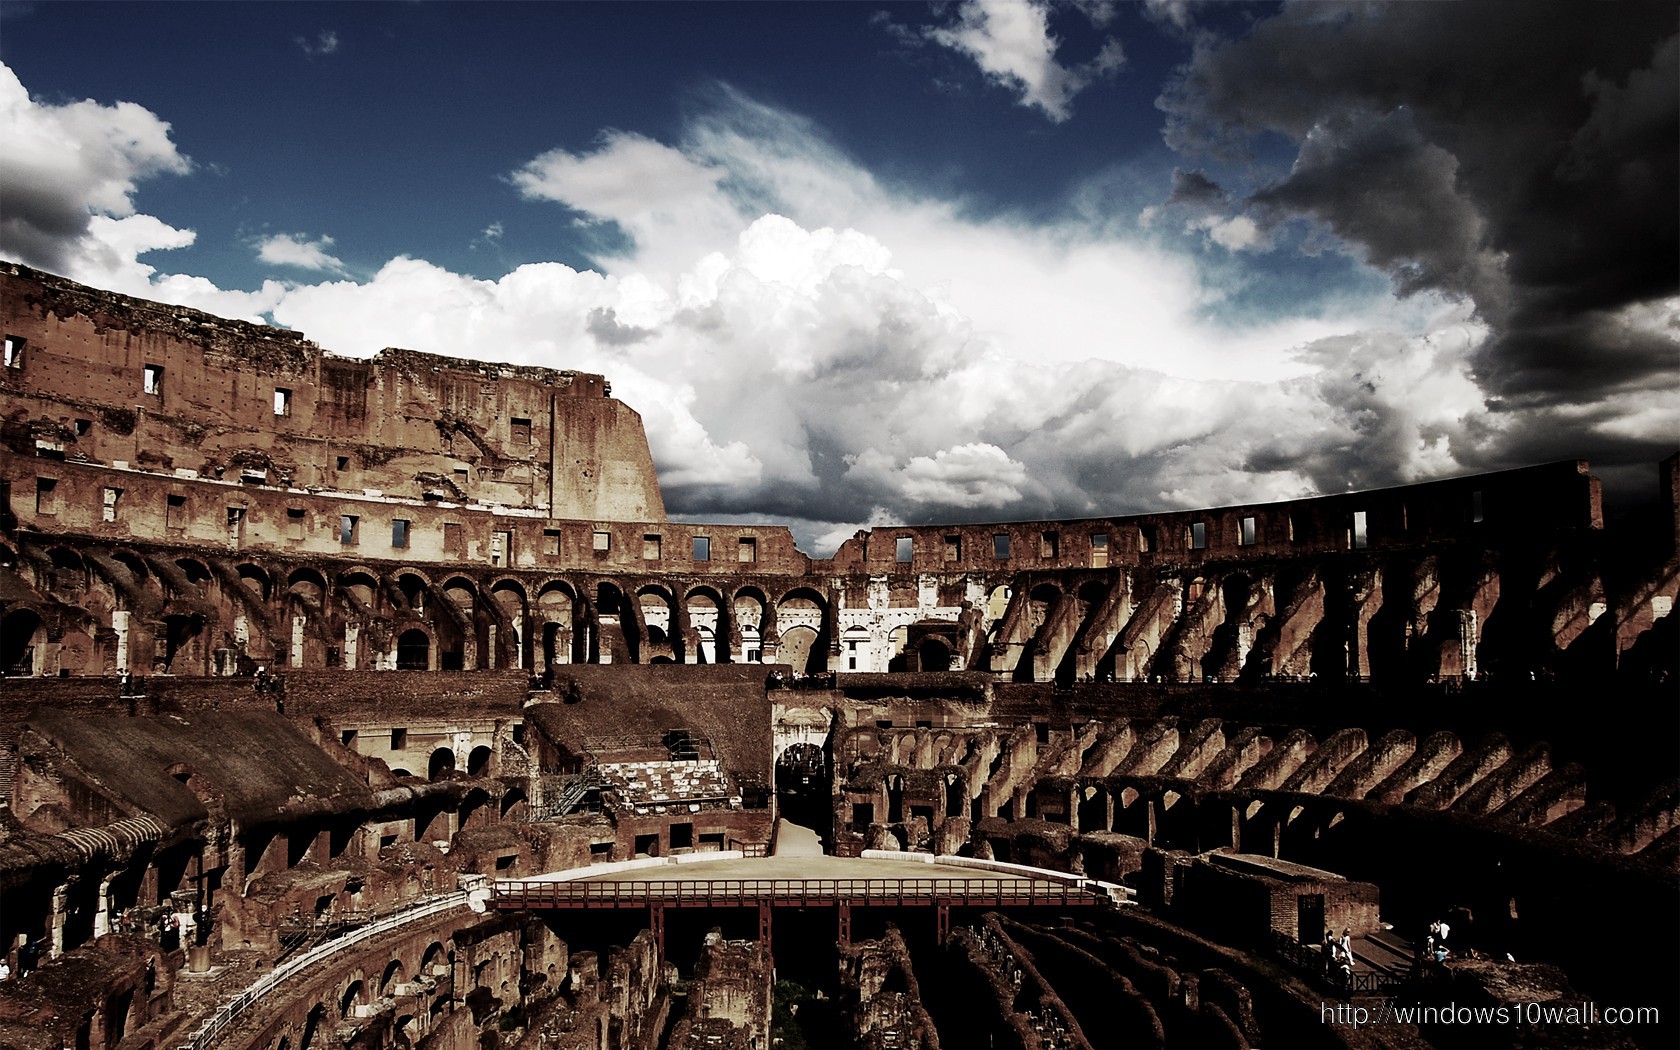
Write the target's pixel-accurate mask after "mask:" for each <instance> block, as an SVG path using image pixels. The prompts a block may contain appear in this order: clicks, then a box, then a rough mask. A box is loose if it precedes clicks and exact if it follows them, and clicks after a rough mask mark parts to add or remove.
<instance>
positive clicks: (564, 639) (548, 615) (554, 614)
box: [527, 579, 588, 670]
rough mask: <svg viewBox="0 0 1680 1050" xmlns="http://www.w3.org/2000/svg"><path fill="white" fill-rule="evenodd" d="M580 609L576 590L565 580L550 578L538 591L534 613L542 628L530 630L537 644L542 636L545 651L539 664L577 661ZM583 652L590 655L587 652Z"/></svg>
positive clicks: (552, 664) (545, 666)
mask: <svg viewBox="0 0 1680 1050" xmlns="http://www.w3.org/2000/svg"><path fill="white" fill-rule="evenodd" d="M578 608H579V603H578V600H577V591H576V590H575V589H574V588H573V587H572V585H571V584H570V583H568V582H567V581H565V580H562V579H553V580H548V581H547V582H545V583H544V584H543V585H542V586H541V587H540V588H539V589H538V590H537V603H536V612H535V614H534V615H535V619H536V621H537V623H538V624H540V627H538V628H535V629H533V630H532V631H530V632H527V633H529V634H531V635H532V642H533V643H534V644H535V643H537V641H538V639H539V638H540V639H541V643H540V644H541V645H542V654H541V658H540V660H539V661H538V662H537V664H536V666H540V667H542V668H543V669H544V670H550V669H552V668H553V667H554V666H555V665H556V664H569V663H575V662H576V661H577V657H578V654H577V649H576V643H577V641H578V639H579V636H580V632H579V630H578V626H579V619H578ZM587 633H588V632H587V630H585V631H583V632H581V634H584V635H586V634H587ZM584 655H585V657H586V658H587V655H588V654H587V652H586V653H585V654H584Z"/></svg>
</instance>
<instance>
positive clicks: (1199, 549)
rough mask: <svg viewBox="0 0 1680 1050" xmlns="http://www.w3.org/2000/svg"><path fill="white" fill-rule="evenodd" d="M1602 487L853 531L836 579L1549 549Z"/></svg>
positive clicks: (1496, 485) (1537, 483) (1593, 516)
mask: <svg viewBox="0 0 1680 1050" xmlns="http://www.w3.org/2000/svg"><path fill="white" fill-rule="evenodd" d="M1603 526H1604V515H1603V510H1602V509H1601V504H1600V491H1599V481H1598V479H1597V478H1595V477H1593V476H1592V475H1591V474H1589V473H1588V472H1587V463H1586V461H1585V460H1563V461H1560V462H1557V463H1547V464H1543V465H1540V466H1534V467H1522V468H1518V469H1516V470H1505V471H1498V472H1495V473H1491V474H1474V475H1471V476H1468V477H1463V478H1451V479H1448V480H1445V481H1434V482H1426V483H1423V484H1418V485H1406V486H1402V487H1399V488H1392V489H1375V490H1368V491H1363V492H1350V493H1345V494H1338V495H1333V496H1315V497H1311V498H1308V499H1298V500H1290V501H1287V502H1283V503H1264V504H1249V505H1245V506H1236V507H1221V508H1214V509H1209V510H1190V511H1176V512H1172V513H1165V514H1137V515H1131V516H1128V517H1114V518H1083V519H1077V520H1070V521H1038V522H1011V523H1004V524H975V525H925V526H913V525H900V526H887V527H881V528H875V529H872V530H867V531H863V532H859V533H858V534H857V535H856V536H855V537H853V538H852V539H850V540H847V541H846V542H845V543H844V544H842V545H841V547H840V549H839V550H838V551H836V552H835V554H834V558H833V561H832V565H833V567H834V569H835V570H836V571H847V570H851V571H856V570H860V569H868V570H870V571H873V572H890V571H897V572H903V571H916V572H956V571H974V570H989V571H996V570H998V569H1001V568H1010V569H1014V570H1029V569H1052V568H1069V567H1075V566H1079V567H1085V568H1097V569H1100V568H1108V567H1121V566H1135V565H1149V564H1162V565H1177V564H1182V565H1190V566H1194V565H1197V564H1200V563H1202V562H1204V561H1224V560H1229V559H1233V558H1234V559H1248V558H1253V559H1263V558H1264V559H1275V558H1298V557H1303V556H1311V555H1321V554H1326V553H1329V552H1332V551H1343V550H1360V549H1365V548H1369V549H1373V550H1375V549H1394V548H1400V547H1409V546H1416V545H1421V544H1431V543H1441V542H1451V541H1464V542H1468V543H1472V544H1475V545H1478V546H1486V547H1496V546H1498V547H1503V546H1509V545H1512V544H1517V545H1526V544H1531V543H1539V544H1542V545H1543V544H1546V543H1549V542H1553V541H1555V540H1557V539H1558V538H1560V537H1562V536H1566V535H1570V534H1575V533H1581V532H1586V531H1590V530H1597V529H1601V528H1603Z"/></svg>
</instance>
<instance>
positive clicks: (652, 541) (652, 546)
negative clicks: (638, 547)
mask: <svg viewBox="0 0 1680 1050" xmlns="http://www.w3.org/2000/svg"><path fill="white" fill-rule="evenodd" d="M660 544H661V540H660V538H659V534H658V533H654V532H650V533H648V534H647V535H645V536H643V537H642V560H644V561H658V560H659V548H660Z"/></svg>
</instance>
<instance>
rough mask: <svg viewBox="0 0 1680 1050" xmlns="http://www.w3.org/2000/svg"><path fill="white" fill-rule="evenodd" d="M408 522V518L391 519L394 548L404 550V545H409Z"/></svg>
mask: <svg viewBox="0 0 1680 1050" xmlns="http://www.w3.org/2000/svg"><path fill="white" fill-rule="evenodd" d="M408 524H409V523H408V519H407V518H392V519H391V547H392V549H394V550H402V549H403V548H404V547H407V546H408Z"/></svg>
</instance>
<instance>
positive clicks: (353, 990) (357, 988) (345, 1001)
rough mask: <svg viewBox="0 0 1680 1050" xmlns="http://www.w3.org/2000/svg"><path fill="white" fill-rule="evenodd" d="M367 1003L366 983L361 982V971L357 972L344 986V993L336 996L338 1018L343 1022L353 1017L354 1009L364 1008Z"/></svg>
mask: <svg viewBox="0 0 1680 1050" xmlns="http://www.w3.org/2000/svg"><path fill="white" fill-rule="evenodd" d="M367 1001H368V991H367V983H366V982H365V981H363V980H362V975H361V971H360V970H357V971H356V973H355V979H354V980H352V981H351V982H350V983H349V984H347V985H345V987H344V991H342V992H340V993H339V996H338V1016H339V1019H340V1020H345V1019H348V1018H350V1017H351V1016H353V1014H354V1011H355V1007H357V1006H366V1005H367Z"/></svg>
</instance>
